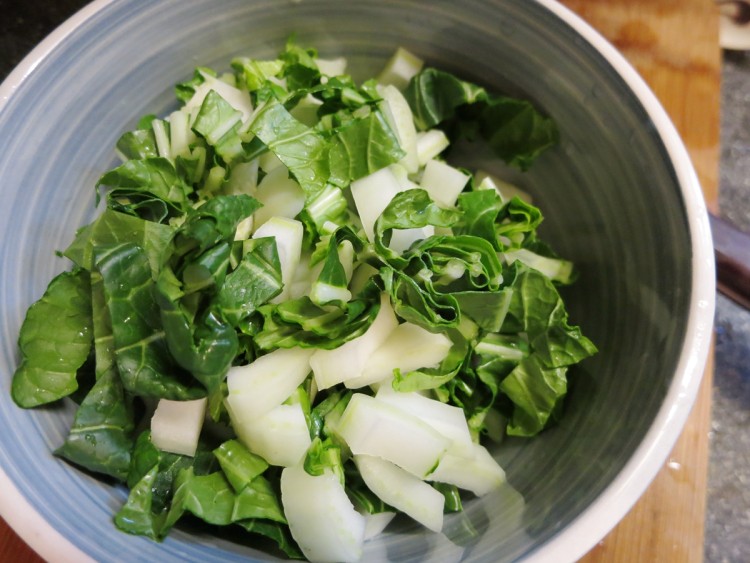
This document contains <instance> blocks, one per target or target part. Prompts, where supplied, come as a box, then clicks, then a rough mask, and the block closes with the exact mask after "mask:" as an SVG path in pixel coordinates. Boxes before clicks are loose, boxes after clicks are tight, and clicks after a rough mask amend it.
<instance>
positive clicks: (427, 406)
mask: <svg viewBox="0 0 750 563" xmlns="http://www.w3.org/2000/svg"><path fill="white" fill-rule="evenodd" d="M375 397H376V398H377V399H378V400H379V401H383V402H384V403H387V404H389V405H392V406H394V407H396V408H399V409H401V410H402V411H404V412H407V413H410V414H413V415H415V416H417V417H418V418H419V419H420V420H422V421H423V422H426V423H427V424H429V425H430V426H432V427H433V428H434V429H435V430H437V431H438V432H439V433H440V434H442V435H443V436H445V437H446V438H448V439H449V440H450V441H451V445H450V447H449V448H448V453H453V454H456V455H463V456H471V455H473V451H474V442H473V441H472V439H471V431H470V430H469V425H468V423H467V422H466V415H465V414H464V410H463V409H462V408H460V407H454V406H452V405H448V404H446V403H441V402H440V401H437V400H435V399H430V398H429V397H425V396H423V395H420V394H419V393H416V392H411V393H401V392H399V391H395V390H394V389H393V387H391V386H390V385H383V386H382V387H381V388H380V389H379V390H378V393H377V395H376V396H375Z"/></svg>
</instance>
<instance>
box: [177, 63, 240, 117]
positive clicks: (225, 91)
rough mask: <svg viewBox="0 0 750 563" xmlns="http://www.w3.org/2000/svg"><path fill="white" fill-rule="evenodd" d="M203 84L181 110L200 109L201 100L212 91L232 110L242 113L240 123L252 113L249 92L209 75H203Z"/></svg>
mask: <svg viewBox="0 0 750 563" xmlns="http://www.w3.org/2000/svg"><path fill="white" fill-rule="evenodd" d="M203 78H204V80H205V81H204V82H203V84H200V85H199V86H198V87H197V88H196V89H195V94H193V97H192V98H190V100H188V102H187V103H186V104H185V106H184V107H183V109H184V110H185V111H188V112H189V111H192V110H193V109H195V108H200V107H201V105H202V104H203V100H204V99H205V97H206V96H207V95H208V93H209V92H210V91H211V90H214V91H215V92H216V93H217V94H219V95H220V96H221V97H222V98H224V100H226V101H227V103H229V105H231V106H232V107H233V108H234V109H236V110H237V111H239V112H241V113H242V121H243V122H244V121H247V120H248V119H249V118H250V116H251V115H252V113H253V102H252V100H251V99H250V94H249V92H246V91H245V90H240V89H239V88H235V87H234V86H231V85H230V84H227V83H226V82H224V81H222V80H219V79H218V78H216V77H213V76H211V75H209V74H203Z"/></svg>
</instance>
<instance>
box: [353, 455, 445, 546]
mask: <svg viewBox="0 0 750 563" xmlns="http://www.w3.org/2000/svg"><path fill="white" fill-rule="evenodd" d="M354 463H355V464H356V465H357V469H359V473H360V475H362V479H363V480H364V482H365V484H366V485H367V488H368V489H370V490H371V491H372V492H373V493H375V494H376V495H377V496H378V498H380V500H382V501H383V502H385V503H386V504H389V505H391V506H392V507H394V508H397V509H398V510H401V511H402V512H403V513H405V514H407V515H408V516H411V517H412V518H414V520H416V521H417V522H419V523H420V524H422V525H423V526H425V527H426V528H428V529H430V530H432V531H433V532H440V531H441V530H442V528H443V507H444V505H445V497H444V496H443V494H442V493H440V492H439V491H437V490H435V489H434V488H433V487H432V486H430V485H428V484H427V483H425V482H424V481H422V480H421V479H419V478H418V477H415V476H414V475H412V474H411V473H408V472H406V471H404V470H403V469H401V468H400V467H398V466H396V465H394V464H393V463H391V462H389V461H386V460H384V459H380V458H378V457H373V456H368V455H355V456H354Z"/></svg>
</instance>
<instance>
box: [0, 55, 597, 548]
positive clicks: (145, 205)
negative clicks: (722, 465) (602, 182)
mask: <svg viewBox="0 0 750 563" xmlns="http://www.w3.org/2000/svg"><path fill="white" fill-rule="evenodd" d="M400 53H401V55H399V54H398V53H397V57H398V56H403V53H402V52H400ZM398 62H399V61H398V60H396V61H395V63H394V64H391V65H389V66H388V67H387V69H386V71H385V72H384V73H383V74H382V75H381V80H382V81H383V84H379V83H378V82H377V81H376V80H370V81H366V82H364V83H361V84H358V83H356V82H355V81H354V79H352V77H351V76H349V75H348V74H345V73H344V65H343V64H342V61H340V60H325V59H320V58H319V57H318V54H317V52H316V51H315V50H314V49H311V48H305V47H302V46H300V45H298V44H296V43H295V42H294V41H292V40H290V41H289V42H288V43H287V44H286V45H285V47H284V49H283V50H282V51H281V52H280V53H279V54H278V56H277V57H276V58H273V59H270V60H259V59H253V58H249V57H237V58H235V59H233V60H232V61H231V72H228V73H226V74H219V73H217V72H215V71H213V70H211V69H207V68H198V69H196V71H195V73H194V75H193V76H192V77H191V78H189V79H188V80H186V81H185V82H182V83H181V84H178V85H177V86H176V88H175V93H176V96H177V99H178V100H179V101H181V102H182V103H183V104H184V105H183V106H182V107H181V108H179V109H178V110H177V111H175V112H173V113H172V114H170V115H169V116H166V117H163V116H162V117H159V116H154V115H147V116H144V117H143V118H142V119H141V120H140V121H139V122H138V124H137V126H136V127H135V129H134V130H132V131H129V132H125V133H124V134H122V135H121V136H120V138H119V140H118V141H117V145H116V152H117V154H118V156H120V158H121V159H122V160H123V162H122V163H121V164H120V165H119V166H117V167H115V168H114V169H112V170H110V171H108V172H106V173H104V174H102V176H101V177H100V179H99V181H98V183H97V185H96V186H95V190H96V192H97V197H98V198H103V199H104V201H105V203H106V205H105V208H104V210H103V211H102V212H101V213H100V214H99V216H98V218H97V219H95V220H94V221H93V222H92V223H90V224H89V225H86V226H84V227H82V228H81V229H80V230H79V231H78V232H77V233H76V236H75V239H74V240H73V242H72V243H71V244H70V246H68V248H67V249H66V250H65V251H64V253H63V256H65V257H67V258H68V259H69V260H70V261H71V262H72V264H73V267H72V270H71V271H70V272H66V273H63V274H61V275H59V276H57V277H56V278H54V279H53V280H52V281H51V282H50V284H49V286H48V288H47V291H46V292H45V294H44V295H43V297H42V298H41V299H40V300H39V301H38V302H37V303H35V304H34V305H32V307H31V308H30V309H29V311H28V313H27V316H26V320H25V321H24V323H23V326H22V328H21V332H20V336H19V347H20V352H21V359H20V363H19V366H18V369H17V370H16V373H15V375H14V377H13V382H12V387H11V393H12V396H13V399H14V400H15V401H16V403H17V404H18V405H20V406H22V407H33V406H37V405H42V404H46V403H50V402H53V401H57V400H59V399H62V398H64V397H66V396H71V398H72V399H73V400H75V401H76V402H79V403H80V404H79V406H78V408H77V410H76V413H75V416H74V419H73V423H72V426H71V428H70V432H69V434H68V436H67V438H66V439H65V441H64V442H63V443H62V444H61V445H60V446H59V447H58V448H57V449H56V451H55V453H56V454H57V455H58V456H60V457H63V458H65V459H66V460H68V461H70V462H71V463H73V464H75V465H78V466H81V467H83V468H86V469H88V470H90V471H92V472H95V473H98V474H102V475H106V476H109V477H112V478H114V479H116V480H119V481H123V482H125V483H126V484H127V486H128V488H129V493H128V497H127V500H126V501H125V502H124V504H123V505H122V506H121V507H120V509H119V510H118V512H117V513H116V515H115V518H114V524H115V526H116V527H117V528H118V529H120V530H122V531H124V532H126V533H130V534H136V535H143V536H146V537H149V538H151V539H153V540H155V541H162V540H163V539H164V538H165V537H166V536H167V535H168V534H169V532H170V530H171V529H172V528H173V527H174V526H178V525H180V522H181V521H182V520H183V519H190V520H191V521H192V522H195V521H198V520H200V521H203V522H205V523H207V524H208V525H209V529H210V530H211V531H212V532H217V533H227V536H228V537H230V538H232V537H238V536H239V537H243V536H247V535H250V536H251V537H252V541H253V542H254V544H253V545H258V546H261V547H262V548H263V549H269V550H271V551H272V552H274V553H279V552H280V553H282V554H284V555H286V556H287V557H290V558H302V557H304V556H307V557H310V558H313V559H320V560H342V559H345V560H350V559H353V558H355V556H356V553H358V550H359V551H361V547H362V546H361V543H362V538H361V537H359V534H360V531H361V529H362V528H363V526H364V520H363V518H364V517H363V516H362V514H368V515H379V516H377V518H382V522H387V521H388V519H389V518H390V517H391V514H385V513H392V512H398V511H399V510H397V509H396V508H394V507H393V506H390V505H389V504H388V503H386V502H385V501H384V500H383V499H381V498H380V497H379V496H378V495H379V494H381V495H383V496H384V497H386V495H385V494H384V493H383V491H386V490H391V489H392V490H399V491H402V492H404V491H407V492H408V491H412V492H413V493H412V494H414V495H417V496H418V498H420V499H422V500H420V501H419V502H416V503H415V504H414V506H410V505H409V503H408V502H406V501H408V499H406V498H404V499H403V500H404V505H403V506H401V505H399V506H400V510H404V512H405V513H406V514H407V515H409V516H411V517H413V518H415V519H417V520H419V521H420V522H422V523H425V525H427V526H428V527H430V528H433V529H436V530H439V529H441V526H440V522H441V520H440V519H441V518H442V516H443V513H444V512H461V511H462V510H463V502H464V501H465V497H462V494H463V493H462V490H461V489H462V487H467V489H468V490H470V491H473V492H474V493H475V494H481V493H483V492H484V491H485V490H490V489H491V488H494V487H496V486H498V484H499V483H501V482H504V480H505V476H504V473H503V471H502V469H501V468H500V467H499V466H498V465H497V463H496V462H495V461H494V459H493V458H492V457H491V455H490V454H489V453H488V452H487V451H486V450H485V449H484V448H483V447H482V446H480V445H479V442H480V439H481V438H482V436H484V435H486V434H489V435H490V436H491V437H492V438H493V439H496V438H497V439H499V437H500V435H502V434H503V432H504V433H507V434H509V435H515V436H523V437H531V436H534V435H536V434H538V433H539V432H542V431H543V430H544V429H545V428H547V427H549V426H550V425H551V424H553V423H554V422H555V421H556V420H558V419H559V417H560V416H562V414H563V410H564V409H563V407H564V400H565V397H566V395H567V393H568V380H567V372H568V370H569V369H571V368H572V367H573V366H575V364H577V363H578V362H580V361H582V360H583V359H585V358H587V357H588V356H590V355H592V354H594V353H595V352H596V348H595V346H594V345H593V344H592V342H591V341H590V340H588V339H587V338H586V337H585V336H584V335H583V334H582V332H581V330H580V329H579V328H578V327H577V326H574V325H571V324H570V323H569V320H568V314H567V312H566V309H565V306H564V303H563V301H562V298H561V296H560V293H559V292H558V288H559V287H560V286H562V285H565V284H568V283H572V282H573V281H574V280H575V278H576V271H575V269H574V267H573V264H572V263H571V262H569V261H567V260H565V259H564V258H562V257H559V256H557V255H556V254H555V252H554V250H553V249H552V248H551V247H549V246H548V245H547V244H546V243H545V242H544V241H542V240H540V238H539V236H538V234H537V230H538V227H539V225H540V224H541V221H542V213H541V210H540V209H539V208H538V207H536V206H535V205H533V204H532V203H530V201H531V200H530V199H529V198H526V197H525V196H524V198H523V199H522V198H521V197H505V196H504V195H503V193H507V192H505V191H504V189H503V190H501V189H500V188H497V189H496V186H500V185H504V183H503V182H502V181H500V180H499V179H498V181H497V182H495V181H494V180H493V178H488V180H486V181H482V182H481V183H480V182H478V181H477V179H475V178H473V177H472V172H471V171H470V170H464V169H461V170H456V169H452V168H451V167H450V166H449V165H447V164H443V163H440V164H439V167H438V168H428V166H435V165H436V164H438V163H436V162H433V161H434V160H435V159H438V160H440V159H442V158H443V155H441V152H442V151H443V150H444V149H445V148H446V144H447V143H448V140H447V137H446V134H445V133H447V135H448V136H449V137H450V138H452V139H455V138H457V137H466V138H467V139H468V140H470V141H473V140H475V139H478V138H482V139H484V141H485V142H486V143H487V144H488V145H489V146H490V147H491V148H492V149H493V150H494V152H495V153H496V154H497V155H498V156H499V157H500V158H502V159H504V160H505V161H506V162H508V163H510V164H511V165H513V166H516V167H518V168H520V169H522V170H525V169H526V168H528V167H529V166H530V165H531V163H532V162H533V161H534V160H535V159H536V158H537V157H538V156H539V155H540V154H541V153H542V152H543V151H544V150H546V149H547V148H548V147H550V146H552V145H553V144H554V143H555V142H556V140H557V137H558V132H557V129H556V127H555V124H554V122H553V121H552V120H551V119H550V118H548V117H545V116H544V115H543V114H542V113H540V112H539V111H538V110H537V109H536V108H535V107H534V106H533V105H532V104H531V103H530V102H528V101H526V100H519V99H515V98H509V97H506V96H502V95H498V94H495V93H491V92H489V91H487V90H486V89H485V88H483V87H481V86H479V85H476V84H472V83H470V82H466V81H464V80H462V79H460V78H458V77H456V76H454V75H452V74H449V73H447V72H443V71H440V70H436V69H433V68H429V67H428V68H425V69H423V70H421V71H419V68H421V62H420V61H419V60H418V59H416V58H415V57H414V56H413V55H410V56H408V57H406V58H405V59H403V60H401V61H400V62H401V63H404V64H403V65H401V64H396V63H398ZM394 73H396V74H397V75H396V74H394ZM399 73H400V74H399ZM407 74H408V75H409V76H412V78H411V80H410V82H409V84H408V87H406V90H405V91H404V96H405V99H406V102H404V101H403V99H402V98H401V94H399V90H396V89H395V88H396V87H395V86H394V84H401V85H403V84H405V83H406V80H407V79H408V78H409V76H407ZM385 84H391V86H389V87H386V88H384V87H383V86H384V85H385ZM381 95H382V97H381ZM438 126H439V127H440V128H442V129H444V131H445V133H443V132H442V131H437V130H433V129H432V128H434V127H438ZM417 129H419V130H420V132H424V135H422V134H421V133H420V134H417ZM429 162H432V165H429ZM427 170H431V171H433V172H434V171H435V170H442V171H445V174H446V176H451V174H453V175H454V176H455V178H456V179H457V180H456V182H452V183H453V184H455V186H454V185H451V182H446V183H445V184H446V185H445V186H440V183H441V178H438V177H437V176H436V175H435V174H432V173H430V174H428V173H426V171H427ZM440 174H442V172H441V173H440ZM430 176H432V177H430ZM280 180H283V181H280ZM490 180H492V181H490ZM355 182H356V183H355ZM279 186H281V187H279ZM300 188H301V190H300ZM441 188H443V189H442V191H441ZM485 188H487V189H485ZM501 191H502V192H503V193H501ZM510 191H511V193H516V192H517V191H518V190H510ZM456 192H459V193H456ZM431 194H432V195H431ZM521 195H523V194H521ZM433 197H434V198H435V199H433ZM527 200H528V201H527ZM438 201H439V202H440V203H438ZM261 208H263V211H262V212H261V213H257V211H258V210H259V209H261ZM267 221H273V222H270V223H266V222H267ZM265 224H267V225H268V227H267V228H264V225H265ZM279 225H283V228H281V227H279ZM271 226H273V228H270V227H271ZM271 232H273V233H275V235H274V236H269V233H271ZM428 343H429V344H428ZM204 397H205V398H207V401H204V400H202V399H203V398H204ZM195 399H201V400H200V401H198V402H195V403H189V404H185V403H182V401H191V400H195ZM172 401H174V402H177V403H174V402H172ZM193 407H195V408H193ZM155 412H156V418H155V419H154V420H155V421H156V422H155V423H154V436H155V441H154V442H152V440H151V432H150V430H149V429H148V428H149V421H150V418H151V417H152V416H154V413H155ZM165 413H169V414H168V415H167V414H165ZM353 413H358V414H353ZM206 414H207V415H208V416H206ZM357 416H361V417H363V418H360V419H357ZM170 417H174V420H170ZM181 417H182V418H181ZM368 417H369V418H368ZM415 417H417V418H419V419H415ZM157 424H158V427H157ZM170 424H172V425H173V427H174V429H175V433H176V435H175V437H174V438H175V440H174V441H175V442H177V441H180V442H181V443H188V444H190V448H187V449H185V448H180V447H178V446H171V445H170V444H169V440H168V439H167V440H164V437H165V434H164V433H165V430H164V429H165V428H169V427H170ZM383 428H386V429H388V430H387V431H386V432H385V433H381V432H382V431H383ZM191 433H193V434H192V435H191V436H186V435H187V434H191ZM195 433H198V435H196V434H195ZM397 433H398V434H399V436H398V439H397V440H396V439H393V440H391V438H392V437H394V438H395V437H396V434H397ZM177 434H186V435H180V436H177ZM402 434H403V435H402ZM415 436H416V437H417V438H415ZM410 439H419V440H420V442H424V443H420V444H418V445H417V444H412V443H409V442H408V440H410ZM195 440H197V449H195V450H193V447H192V446H194V445H195V444H196V441H195ZM368 440H369V443H368ZM391 442H392V443H391ZM155 444H159V447H157V445H155ZM160 448H164V449H160ZM169 450H174V451H169ZM275 450H278V452H276V451H275ZM371 450H372V451H371ZM402 450H403V451H402ZM185 451H190V452H193V451H194V455H192V456H187V455H183V454H184V452H185ZM175 452H181V453H175ZM277 453H280V454H281V453H283V454H284V455H279V459H280V458H284V460H285V461H283V462H280V461H279V460H278V459H275V458H274V457H273V456H275V455H276V454H277ZM368 455H377V456H379V457H380V458H381V461H382V462H383V465H382V468H383V469H384V470H383V471H382V472H381V473H388V475H377V476H373V475H369V474H367V472H366V471H364V470H363V471H362V473H360V470H359V469H358V467H359V468H363V467H365V464H367V458H366V457H358V456H368ZM264 456H267V457H268V459H265V458H264ZM388 456H392V457H393V459H387V458H388ZM409 456H421V458H420V459H418V460H417V461H415V462H414V463H411V462H410V459H409ZM294 460H298V461H296V465H295V461H294ZM370 461H371V460H370ZM277 463H279V464H283V465H289V466H290V467H277V466H275V465H274V464H277ZM409 467H411V469H409ZM414 467H419V469H418V470H415V469H414ZM385 469H389V471H385ZM288 470H292V473H291V475H292V479H291V481H285V477H284V475H285V474H284V472H285V471H288ZM390 470H392V471H390ZM425 470H427V473H425ZM411 471H413V473H410V472H411ZM289 474H290V473H287V475H289ZM366 478H367V481H366ZM381 478H382V479H391V480H392V481H391V482H390V484H387V483H385V482H383V483H376V482H374V479H381ZM474 481H476V483H475V482H474ZM290 482H291V483H293V484H294V486H295V487H297V486H299V485H300V484H304V486H303V487H302V488H301V489H300V490H299V491H297V492H298V493H300V494H301V495H302V496H300V497H299V498H297V495H296V494H295V495H294V496H295V501H298V500H299V499H303V500H304V498H305V496H304V495H306V494H309V495H310V496H309V498H310V499H318V500H316V501H313V502H310V506H309V511H310V514H313V515H314V516H311V517H310V518H308V519H307V520H306V522H303V523H302V525H303V526H305V525H307V526H310V525H312V524H311V523H310V522H311V521H312V522H313V523H314V524H318V523H319V522H324V521H325V520H324V519H325V518H331V520H330V521H328V524H327V525H326V526H325V527H321V528H319V529H316V531H315V534H314V535H313V536H310V535H309V534H308V533H300V528H299V527H298V526H299V525H300V523H299V522H296V520H300V519H299V518H298V516H299V515H298V514H297V515H295V510H294V509H293V508H292V504H287V505H286V506H287V508H289V510H288V513H287V512H285V497H284V495H287V494H288V491H289V489H288V488H285V487H287V485H289V483H290ZM316 487H320V488H318V489H316ZM303 489H304V490H303ZM282 491H285V492H284V493H283V494H282ZM374 491H379V493H376V492H374ZM339 493H340V494H339ZM399 494H400V495H401V496H404V497H407V496H409V494H408V493H404V494H402V493H399ZM323 497H325V498H324V500H323V501H321V500H320V499H322V498H323ZM397 500H398V499H396V498H395V497H394V498H391V499H390V500H389V502H393V503H394V504H399V503H398V502H396V501H397ZM329 501H330V502H329ZM287 502H288V496H287ZM399 502H400V501H399ZM422 503H424V504H425V506H417V505H421V504H422ZM427 505H429V506H427ZM407 507H408V509H407ZM298 508H301V510H302V513H303V514H304V513H305V511H306V510H307V509H308V508H307V506H306V505H305V504H304V503H301V504H300V505H299V506H298ZM412 508H413V509H414V510H412ZM316 511H317V512H316ZM287 517H288V518H287ZM311 519H312V520H311ZM302 520H304V518H302ZM452 526H453V527H452V529H451V530H448V531H447V532H446V533H449V534H450V537H451V538H454V537H455V538H458V540H459V543H461V545H467V546H468V545H471V544H472V543H473V542H475V541H477V539H478V537H479V536H480V534H479V532H478V531H477V530H476V529H475V528H474V526H473V524H472V522H471V521H470V520H469V518H468V514H467V516H466V518H463V519H462V518H461V517H460V515H458V516H456V518H455V519H453V524H452ZM302 532H309V530H302ZM328 534H330V535H328ZM337 534H338V535H337ZM323 536H325V537H324V538H323ZM354 536H357V537H354ZM295 538H297V539H298V540H299V544H298V543H297V541H295ZM311 538H312V539H313V540H315V539H317V540H318V541H317V545H312V544H314V543H316V542H315V541H307V540H310V539H311ZM303 540H305V541H303ZM242 541H246V540H245V539H243V540H242ZM352 550H353V551H352Z"/></svg>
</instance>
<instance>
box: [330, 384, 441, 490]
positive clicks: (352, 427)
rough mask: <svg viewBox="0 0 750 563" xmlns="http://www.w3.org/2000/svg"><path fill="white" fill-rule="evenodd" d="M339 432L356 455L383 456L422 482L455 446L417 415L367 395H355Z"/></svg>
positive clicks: (340, 422)
mask: <svg viewBox="0 0 750 563" xmlns="http://www.w3.org/2000/svg"><path fill="white" fill-rule="evenodd" d="M336 431H337V432H338V434H339V435H340V436H341V438H343V440H344V441H345V442H346V443H347V445H348V446H349V448H350V449H351V451H352V453H354V454H365V455H372V456H377V457H382V458H383V459H387V460H388V461H390V462H392V463H395V464H396V465H398V466H399V467H401V468H403V469H405V470H406V471H408V472H409V473H412V474H413V475H416V476H417V477H419V478H420V479H421V478H424V476H425V475H427V474H428V473H430V472H431V471H432V470H433V469H434V468H435V467H436V466H437V464H438V462H439V461H440V459H441V457H442V456H443V454H444V453H445V451H446V450H447V449H448V447H449V446H450V443H451V442H450V440H449V439H448V438H446V437H444V436H442V435H441V434H440V433H439V432H437V431H436V430H435V429H434V428H432V427H431V426H430V425H429V424H427V423H426V422H424V421H422V420H420V419H419V418H418V417H417V416H415V415H413V414H411V413H408V412H405V411H403V410H401V409H399V408H397V407H394V406H392V405H389V404H387V403H385V402H383V401H379V400H378V399H376V398H374V397H371V396H369V395H365V394H364V393H355V394H354V395H353V396H352V398H351V400H350V401H349V404H348V405H347V407H346V409H345V410H344V414H342V415H341V419H340V420H339V422H338V424H337V425H336Z"/></svg>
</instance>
